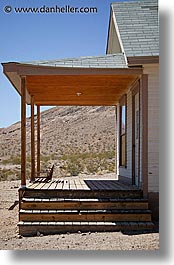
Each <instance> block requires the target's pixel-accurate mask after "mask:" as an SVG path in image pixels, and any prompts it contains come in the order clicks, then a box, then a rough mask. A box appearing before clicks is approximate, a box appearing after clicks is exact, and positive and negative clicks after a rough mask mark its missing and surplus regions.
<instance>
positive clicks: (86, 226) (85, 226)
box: [18, 221, 154, 236]
mask: <svg viewBox="0 0 174 265" xmlns="http://www.w3.org/2000/svg"><path fill="white" fill-rule="evenodd" d="M18 226H19V233H20V234H21V235H23V236H34V235H40V234H43V235H49V234H59V233H61V234H62V233H67V232H69V233H76V232H79V231H81V232H114V231H122V232H126V231H131V232H133V231H143V232H145V231H151V230H153V228H154V225H153V223H152V222H22V221H20V222H19V223H18Z"/></svg>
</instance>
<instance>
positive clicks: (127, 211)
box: [20, 209, 151, 214]
mask: <svg viewBox="0 0 174 265" xmlns="http://www.w3.org/2000/svg"><path fill="white" fill-rule="evenodd" d="M79 212H80V213H81V214H83V213H84V214H89V213H91V214H100V213H101V214H103V213H104V214H108V213H130V214H137V213H143V214H147V213H148V214H150V213H151V211H150V210H148V209H116V210H115V209H114V210H113V209H109V210H23V209H20V213H26V214H39V213H42V214H43V213H44V214H71V213H72V214H73V213H77V214H78V213H79Z"/></svg>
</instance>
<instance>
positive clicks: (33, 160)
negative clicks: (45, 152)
mask: <svg viewBox="0 0 174 265" xmlns="http://www.w3.org/2000/svg"><path fill="white" fill-rule="evenodd" d="M34 180H35V134H34V101H33V96H32V97H31V177H30V181H31V182H34Z"/></svg>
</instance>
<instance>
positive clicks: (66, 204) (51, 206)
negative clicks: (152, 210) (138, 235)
mask: <svg viewBox="0 0 174 265" xmlns="http://www.w3.org/2000/svg"><path fill="white" fill-rule="evenodd" d="M21 209H23V210H27V209H28V210H29V209H30V210H55V209H57V210H58V209H62V210H63V209H71V210H79V209H81V210H90V209H91V210H94V209H96V210H97V209H98V210H102V209H103V210H108V209H148V202H147V201H144V200H142V201H141V200H140V201H133V200H132V201H131V200H130V201H125V200H118V201H113V202H110V201H107V202H106V201H102V200H101V201H96V200H95V201H93V200H92V199H91V200H90V201H80V200H79V201H73V200H72V201H65V200H64V201H60V200H59V201H47V202H45V201H26V200H23V202H22V203H21Z"/></svg>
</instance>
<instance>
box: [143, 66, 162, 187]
mask: <svg viewBox="0 0 174 265" xmlns="http://www.w3.org/2000/svg"><path fill="white" fill-rule="evenodd" d="M144 73H145V74H148V191H149V192H158V191H159V107H160V95H159V65H158V64H149V65H144Z"/></svg>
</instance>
